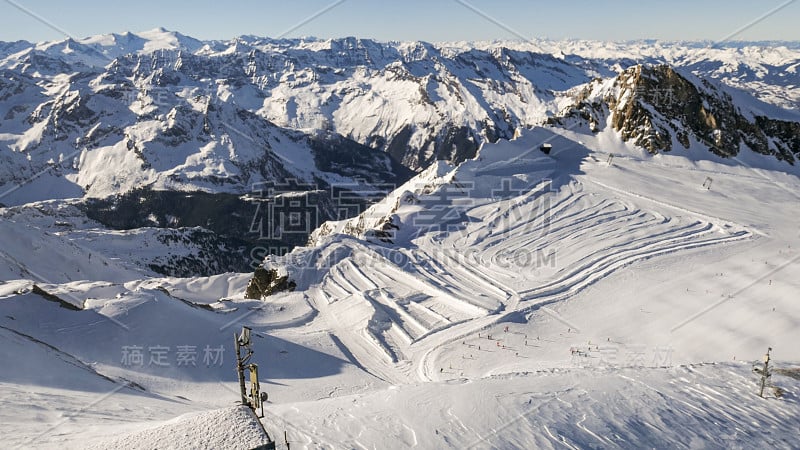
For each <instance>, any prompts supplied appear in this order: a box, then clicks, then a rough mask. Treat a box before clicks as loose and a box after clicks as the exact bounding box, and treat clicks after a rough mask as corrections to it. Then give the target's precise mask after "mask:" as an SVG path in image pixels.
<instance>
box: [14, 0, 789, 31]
mask: <svg viewBox="0 0 800 450" xmlns="http://www.w3.org/2000/svg"><path fill="white" fill-rule="evenodd" d="M340 1H341V0H340ZM459 1H462V2H465V3H468V4H470V5H472V6H474V7H475V8H477V9H480V10H482V11H483V12H485V13H486V14H487V15H489V16H491V18H492V19H493V20H494V21H495V22H499V23H502V24H503V26H500V25H498V24H496V23H493V21H492V20H489V19H487V18H485V17H482V16H481V15H479V14H477V13H476V12H474V11H473V10H471V9H470V8H468V7H467V6H465V5H464V4H462V3H459ZM12 3H14V4H17V5H21V6H22V7H23V8H25V9H28V10H30V11H31V12H32V13H33V14H34V15H38V16H40V17H41V18H43V19H44V21H45V22H50V23H51V24H52V25H54V27H55V28H59V29H61V30H63V31H66V32H67V33H69V34H71V35H73V36H75V37H84V36H89V35H93V34H101V33H110V32H123V31H133V32H136V31H144V30H148V29H152V28H156V27H159V26H162V27H164V28H167V29H170V30H175V31H180V32H182V33H184V34H187V35H190V36H193V37H196V38H200V39H229V38H232V37H235V36H239V35H244V34H254V35H258V36H270V37H275V36H278V35H281V34H282V33H284V32H285V31H287V30H289V29H291V28H293V27H294V26H295V25H297V24H298V23H300V22H303V21H305V20H306V19H307V18H309V17H311V16H313V15H314V14H315V13H318V12H319V11H320V10H322V9H325V8H326V7H329V6H330V5H332V4H334V3H335V0H297V1H294V2H292V1H287V0H284V1H273V0H263V1H238V2H226V3H222V2H219V1H216V2H215V1H208V0H196V1H191V2H189V1H165V0H161V1H153V0H140V1H138V2H135V4H134V2H130V1H127V2H121V1H108V0H107V1H99V0H83V1H79V2H64V1H63V0H62V1H57V0H0V40H2V41H12V40H18V39H25V40H30V41H41V40H51V39H61V38H63V35H62V34H61V33H60V32H59V31H56V30H54V29H53V28H51V27H49V26H47V25H45V24H44V23H42V21H39V20H37V19H35V18H33V17H31V16H30V15H28V14H26V13H24V12H22V11H20V10H19V9H18V8H16V7H15V6H13V5H12ZM786 3H788V5H787V6H785V7H784V8H782V9H781V10H780V11H778V12H777V13H775V14H773V15H770V16H769V17H767V18H764V19H763V20H762V21H760V22H758V23H756V24H754V25H752V26H751V27H749V28H747V29H746V30H744V31H742V32H741V33H739V34H737V35H736V36H735V37H733V39H736V40H800V1H787V0H762V1H753V0H748V1H744V0H694V1H688V0H672V1H667V0H662V1H648V0H640V1H633V0H605V1H604V0H561V1H560V0H551V1H540V0H527V1H525V0H494V1H493V0H427V1H425V0H404V1H376V0H372V1H370V0H344V1H342V2H341V3H340V4H338V5H336V6H335V7H333V8H331V9H330V10H329V11H327V12H326V13H324V14H321V15H319V17H317V18H315V19H314V20H312V21H310V22H308V23H306V24H305V25H303V26H301V27H299V28H297V29H296V30H294V31H292V32H291V33H289V34H288V36H289V37H296V36H317V37H321V38H328V37H342V36H358V37H366V38H374V39H378V40H383V41H386V40H426V41H444V40H487V39H519V38H520V36H517V35H515V34H514V33H513V32H511V31H509V30H508V29H509V28H510V29H512V30H514V31H516V32H518V33H519V34H521V35H522V36H524V37H548V38H554V39H561V38H582V39H597V40H633V39H644V38H654V39H666V40H719V39H722V38H725V37H727V36H729V35H730V34H731V33H734V32H735V31H737V30H739V29H741V28H742V27H744V26H745V25H747V24H749V23H751V22H753V21H754V20H756V19H758V18H759V17H761V16H763V15H764V14H765V13H767V12H769V11H770V10H772V9H774V8H776V7H778V6H781V5H783V4H786ZM67 5H68V6H67Z"/></svg>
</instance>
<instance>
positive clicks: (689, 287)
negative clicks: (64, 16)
mask: <svg viewBox="0 0 800 450" xmlns="http://www.w3.org/2000/svg"><path fill="white" fill-rule="evenodd" d="M798 54H800V47H798V45H796V44H791V43H764V44H758V43H753V44H745V43H739V44H722V45H711V46H708V45H703V44H693V43H671V44H667V43H658V42H647V43H624V44H608V43H597V42H579V41H563V42H550V41H534V42H526V43H518V42H493V43H450V44H428V43H420V42H412V43H379V42H374V41H370V40H360V39H355V38H344V39H333V40H317V39H293V40H270V39H264V38H258V37H252V36H245V37H240V38H237V39H234V40H231V41H214V42H201V41H198V40H195V39H192V38H190V37H187V36H184V35H181V34H179V33H175V32H170V31H167V30H163V29H157V30H153V31H150V32H145V33H136V34H133V33H125V34H119V35H116V34H115V35H105V36H96V37H92V38H87V39H80V40H66V41H59V42H50V43H40V44H29V43H25V42H14V43H2V44H0V71H2V78H0V202H3V203H5V204H6V205H7V206H4V205H0V238H2V241H1V242H0V344H2V345H0V358H2V360H3V361H6V362H7V363H6V364H3V365H2V366H0V405H2V407H0V434H2V435H3V439H4V440H3V443H4V446H17V447H22V448H28V447H31V446H36V447H46V448H141V447H152V446H167V447H192V448H196V447H219V446H220V445H229V446H236V447H239V446H241V447H243V448H250V447H254V446H258V445H261V444H264V443H265V442H266V441H267V438H266V435H265V433H264V430H263V429H261V426H260V425H259V422H258V421H257V420H256V418H255V417H253V415H252V414H250V413H249V411H248V410H246V409H242V408H235V407H232V405H233V404H234V403H238V402H239V399H240V393H239V384H238V380H237V377H236V373H235V371H234V370H233V369H234V357H233V351H234V346H233V342H232V341H231V338H232V336H231V335H232V334H233V332H234V331H237V330H238V329H239V327H240V326H241V325H247V326H249V327H251V328H252V330H253V333H252V334H253V341H254V345H253V347H254V350H255V354H254V356H253V358H252V361H251V362H256V363H258V364H260V378H261V386H262V390H264V391H268V392H269V401H268V402H267V404H266V407H265V413H266V417H265V418H264V419H263V420H262V421H261V424H262V425H263V426H264V427H265V428H266V430H267V431H268V432H269V434H270V435H271V436H272V437H273V438H278V439H277V440H278V441H279V443H280V441H282V440H283V439H281V437H283V438H284V439H286V440H287V441H288V442H289V443H291V448H371V447H374V448H474V447H478V448H482V447H492V448H562V447H564V446H568V447H572V448H597V447H602V448H617V447H619V448H642V447H659V448H660V447H688V448H693V447H704V448H738V447H742V448H754V447H764V446H767V447H770V448H796V447H798V442H797V436H796V434H797V433H796V431H793V430H797V429H798V417H800V403H798V400H799V399H800V383H798V379H800V375H798V374H800V370H799V369H798V364H799V363H800V352H799V350H798V348H797V346H796V345H795V344H794V343H795V342H798V340H800V336H798V326H797V325H798V324H799V323H800V312H798V311H800V310H798V307H797V301H796V298H797V295H796V292H797V291H798V290H799V289H800V284H798V280H800V276H798V270H797V267H798V265H797V264H798V260H800V255H798V248H800V235H798V229H797V222H796V217H800V201H798V200H800V197H798V192H800V165H798V164H797V158H798V146H800V143H798V120H800V119H798V111H797V108H796V102H797V99H798V91H797V83H796V78H794V77H793V76H792V74H793V73H794V70H795V69H796V66H797V60H798V57H797V55H798ZM256 265H260V266H259V267H258V269H257V270H256V273H255V274H253V273H252V268H253V267H254V266H256ZM768 348H772V350H771V351H772V354H771V355H772V358H773V360H772V364H773V366H774V369H773V377H772V378H771V382H770V383H767V384H766V385H765V389H764V394H765V395H764V397H765V398H760V397H759V396H758V393H759V381H760V373H758V372H754V371H753V366H754V364H755V362H756V361H757V362H758V365H759V367H763V359H762V358H763V355H764V352H765V351H767V349H768ZM222 443H224V444H222ZM278 448H282V447H281V446H280V445H279V447H278Z"/></svg>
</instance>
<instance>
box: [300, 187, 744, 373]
mask: <svg viewBox="0 0 800 450" xmlns="http://www.w3.org/2000/svg"><path fill="white" fill-rule="evenodd" d="M582 181H583V180H580V181H577V180H572V181H571V182H570V183H569V184H568V185H567V186H566V188H564V189H561V191H560V192H547V191H545V190H544V189H545V187H546V186H549V183H547V184H540V185H538V186H536V187H535V188H533V189H532V190H531V191H530V192H527V193H525V194H523V195H521V196H519V197H518V198H516V199H511V200H507V201H501V202H499V203H497V202H494V203H486V204H477V205H474V206H472V207H471V208H470V209H469V211H468V213H469V214H471V215H481V214H486V215H487V217H485V219H484V220H486V221H487V222H488V223H489V225H488V226H486V225H480V224H479V225H473V224H469V223H468V224H467V226H466V228H465V229H464V230H463V232H459V233H450V234H447V233H427V234H424V235H422V236H420V237H418V238H416V240H415V244H416V245H414V246H412V247H411V248H397V249H395V250H396V251H398V252H399V253H400V254H402V256H403V257H404V258H406V261H407V264H405V265H404V266H402V267H401V266H398V265H397V264H396V263H394V262H393V261H392V260H391V258H389V257H387V256H386V255H385V254H384V251H383V250H380V249H379V248H376V247H373V246H371V245H369V244H368V243H360V242H356V241H352V242H348V245H349V246H350V247H352V248H351V249H352V253H351V255H353V254H365V255H369V256H370V258H368V259H366V261H367V262H366V263H365V262H362V261H361V260H356V259H354V258H352V257H346V258H344V259H343V260H342V261H339V262H338V263H336V264H335V265H334V266H333V267H332V268H331V269H330V270H329V271H328V273H327V274H326V275H325V276H324V278H323V280H322V282H321V283H320V284H319V285H318V286H317V287H316V288H314V289H312V290H311V292H312V294H311V297H313V298H316V300H315V301H314V304H315V305H318V307H319V308H320V315H322V316H326V317H327V319H326V321H327V322H328V323H329V324H331V326H332V327H333V332H334V333H335V334H336V335H337V336H338V337H339V338H340V339H341V340H342V342H343V344H344V345H346V346H347V347H348V348H349V349H350V351H351V353H352V355H354V357H355V358H356V359H357V360H358V361H359V364H361V365H363V366H364V367H366V368H368V369H369V370H370V371H371V372H372V373H374V374H376V375H377V376H379V377H380V378H382V379H384V380H387V381H388V380H393V381H405V382H413V381H417V380H419V379H422V380H433V379H436V377H435V375H434V372H435V367H436V364H435V360H436V358H437V356H438V354H439V353H440V351H441V350H442V349H444V348H445V347H446V346H447V345H449V344H452V343H455V342H457V341H460V340H462V339H464V338H465V337H467V336H469V335H471V334H474V333H475V332H477V331H478V330H481V329H484V328H487V327H490V326H493V325H495V324H497V323H500V322H502V321H505V320H507V319H509V318H510V317H511V316H512V315H517V314H519V313H520V312H522V313H529V312H531V311H535V310H537V309H538V308H541V307H542V306H545V305H548V304H551V303H554V302H559V301H564V300H566V299H568V298H570V297H571V296H573V295H575V294H576V293H578V292H580V291H581V290H583V289H585V288H587V287H588V286H591V285H592V284H594V283H596V282H597V281H598V280H600V279H602V278H603V277H606V276H607V275H609V274H610V273H612V272H614V271H616V270H618V269H620V268H621V267H625V266H628V265H630V264H632V263H634V262H636V261H640V260H644V259H649V258H653V257H657V256H662V255H666V254H671V253H675V252H680V251H685V250H689V249H695V248H700V247H705V246H712V245H722V244H726V243H732V242H735V241H739V240H743V239H748V238H750V237H752V233H751V232H750V231H749V230H747V229H745V228H744V227H742V226H739V225H737V224H735V223H733V222H731V221H728V220H725V219H720V218H716V217H711V216H708V215H704V214H701V213H696V212H694V211H690V210H688V209H685V208H681V207H678V206H675V205H672V204H669V203H666V202H663V201H659V200H654V199H650V198H648V197H644V196H640V195H637V194H632V193H628V192H626V191H624V190H621V189H617V188H613V187H610V186H607V185H605V184H603V183H599V182H596V181H594V180H591V183H590V184H593V185H596V186H599V187H600V188H602V189H600V190H598V191H594V190H592V189H587V187H588V186H587V185H585V184H583V183H582ZM609 191H611V192H612V194H611V195H609V194H608V192H609ZM615 194H620V197H614V195H615ZM643 204H652V205H655V207H656V209H658V208H659V207H661V208H668V209H670V210H673V211H678V212H679V213H680V214H679V215H675V216H668V215H664V214H663V211H661V212H659V211H653V210H649V209H647V208H645V207H643ZM587 241H591V242H602V245H601V246H588V248H587V246H586V245H585V243H586V242H587ZM461 249H464V250H467V249H468V250H470V251H474V253H469V254H468V253H467V252H466V251H464V250H461ZM548 249H553V250H555V251H556V257H557V265H556V267H552V268H549V267H518V266H513V265H508V264H503V260H502V258H504V257H507V256H508V255H513V254H514V252H520V251H528V252H545V253H546V252H547V251H548ZM537 257H538V256H537ZM506 262H507V261H506ZM548 269H552V270H550V272H552V273H544V272H546V271H547V270H548ZM342 302H345V303H346V305H339V306H336V304H337V303H342ZM345 307H346V308H347V311H348V312H349V311H351V310H352V308H357V309H358V310H359V311H360V313H359V314H362V315H363V317H361V318H360V320H359V321H357V323H346V324H342V323H340V321H339V320H338V319H337V318H336V316H337V315H338V313H337V312H336V311H339V310H340V309H339V308H345ZM341 311H342V314H343V313H344V310H343V309H342V310H341ZM411 365H413V366H414V367H415V368H411V367H409V366H411Z"/></svg>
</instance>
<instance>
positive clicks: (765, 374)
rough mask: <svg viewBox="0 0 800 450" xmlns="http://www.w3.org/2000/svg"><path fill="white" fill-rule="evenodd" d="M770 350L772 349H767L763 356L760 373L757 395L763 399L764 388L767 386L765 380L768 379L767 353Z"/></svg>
mask: <svg viewBox="0 0 800 450" xmlns="http://www.w3.org/2000/svg"><path fill="white" fill-rule="evenodd" d="M771 350H772V347H770V348H769V349H767V354H766V355H764V371H763V372H762V373H761V390H760V391H759V393H758V396H759V397H761V398H763V397H764V387H766V385H767V378H768V377H769V352H770V351H771Z"/></svg>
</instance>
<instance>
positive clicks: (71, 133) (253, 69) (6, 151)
mask: <svg viewBox="0 0 800 450" xmlns="http://www.w3.org/2000/svg"><path fill="white" fill-rule="evenodd" d="M787 45H789V46H788V47H787V46H786V45H783V46H758V45H756V44H740V45H730V46H721V47H718V48H716V47H715V48H707V47H703V46H696V45H694V46H693V45H688V44H673V45H670V44H668V43H657V44H655V45H642V44H636V43H629V44H604V43H592V42H561V43H554V42H549V41H534V42H527V43H514V42H499V43H492V44H489V43H475V44H468V43H457V44H436V45H434V44H429V43H424V42H394V43H380V42H375V41H371V40H364V39H356V38H344V39H331V40H315V39H287V40H271V39H265V38H258V37H252V36H244V37H239V38H236V39H233V40H230V41H213V42H200V41H197V40H195V39H192V38H190V37H187V36H184V35H182V34H180V33H176V32H170V31H166V30H163V29H156V30H152V31H148V32H144V33H138V34H132V33H125V34H121V35H117V34H112V35H102V36H94V37H90V38H86V39H82V40H77V41H76V40H71V39H67V40H64V41H57V42H46V43H40V44H35V45H34V44H25V43H24V42H15V43H4V44H3V45H2V47H1V48H2V51H0V70H3V77H2V82H1V83H2V84H0V99H2V102H1V103H0V104H1V105H2V109H0V117H2V122H1V123H0V142H1V143H2V144H3V145H4V146H3V148H2V151H3V153H2V157H3V169H4V173H2V174H0V185H3V186H13V183H14V182H18V181H20V180H22V179H25V178H26V177H29V176H31V175H32V174H35V173H38V172H39V171H41V170H45V169H48V168H49V172H48V175H46V176H44V178H45V179H51V182H52V183H55V184H56V185H57V187H54V188H51V189H50V192H48V194H41V195H38V196H37V195H33V194H31V195H27V196H25V195H23V192H24V189H23V190H21V192H20V193H19V194H17V197H16V198H18V200H16V201H15V202H16V203H19V202H22V201H25V200H43V199H46V198H41V197H42V196H43V195H44V196H47V195H52V191H53V189H57V190H58V191H60V193H61V195H62V196H80V195H82V194H85V195H89V196H93V197H102V196H107V195H110V194H113V193H117V192H119V191H126V190H129V189H131V188H133V187H142V186H152V187H154V188H156V189H182V190H187V189H202V190H213V191H225V192H242V191H246V186H247V185H248V184H249V183H252V182H256V181H259V180H261V179H264V178H267V179H270V178H275V177H285V176H291V177H295V178H298V179H303V180H305V181H309V180H310V179H312V178H315V177H316V178H320V179H322V180H326V181H330V179H331V178H333V179H336V178H335V177H331V176H328V175H325V174H324V173H322V172H324V171H317V172H315V171H314V168H313V167H312V166H309V165H308V164H301V162H309V161H310V160H312V159H313V157H312V156H313V155H311V154H309V153H308V149H307V148H306V149H304V148H302V147H308V145H307V144H308V143H307V142H300V143H298V141H303V139H304V138H303V137H302V135H299V134H298V133H296V132H291V131H287V130H285V128H290V129H293V130H306V133H310V134H312V135H313V134H317V133H319V132H320V130H327V132H332V133H336V134H339V135H342V136H344V137H346V138H348V139H351V140H353V141H356V142H358V143H360V144H362V145H364V146H366V147H369V148H371V149H376V150H380V151H383V152H386V153H388V154H389V155H391V156H392V157H394V158H395V159H396V160H397V161H399V162H402V163H403V164H404V165H406V166H407V167H409V168H411V169H414V170H421V169H424V168H425V167H427V166H428V165H430V164H431V163H432V162H433V161H436V160H440V159H444V160H450V161H453V162H459V161H463V160H465V159H469V158H471V157H473V156H474V155H475V153H476V151H477V149H478V148H479V146H480V145H481V144H482V143H484V142H494V141H496V140H497V139H498V138H505V139H509V138H512V137H513V136H514V135H515V133H517V132H518V130H520V129H523V128H527V127H532V126H538V125H541V124H543V123H546V122H547V121H548V120H550V121H552V120H553V118H554V117H558V116H559V115H563V113H564V109H565V107H567V106H568V105H570V104H572V103H574V100H575V95H574V92H575V90H577V91H579V92H580V91H583V90H586V89H588V88H587V87H586V86H587V83H590V82H592V80H595V79H598V78H600V79H603V80H606V81H607V82H609V83H610V82H611V80H614V79H617V78H619V79H618V80H617V81H616V84H617V85H621V84H624V83H625V82H627V80H628V78H630V74H629V72H628V71H629V70H631V69H630V67H631V66H632V65H636V64H645V65H647V66H648V67H649V66H652V65H657V64H667V65H669V66H671V67H672V68H673V69H675V70H677V71H678V72H679V73H685V74H687V76H691V75H693V77H691V80H689V83H690V84H691V85H693V86H694V87H693V88H692V87H689V86H681V88H687V89H701V90H708V89H712V90H719V91H720V94H719V95H728V96H731V97H730V99H729V100H730V101H729V102H728V103H727V104H726V105H724V108H723V109H724V110H723V111H714V110H713V106H716V105H707V106H709V108H711V109H712V111H709V112H710V113H711V114H717V115H722V116H730V115H731V114H732V111H734V110H741V111H740V113H741V114H744V115H745V116H747V117H749V118H752V117H750V116H765V117H769V118H771V119H784V120H790V121H793V122H796V121H798V120H800V119H798V117H800V112H799V110H798V105H800V92H799V91H797V87H796V84H797V83H796V82H795V81H796V80H795V78H796V77H794V76H792V74H794V73H795V71H796V68H797V66H798V64H800V49H798V48H797V47H796V46H791V45H790V44H787ZM682 79H685V78H682ZM638 86H640V84H637V86H635V87H638ZM645 87H647V88H648V89H649V90H650V91H651V92H653V91H657V92H667V91H668V90H670V89H672V88H673V87H674V86H673V85H672V84H670V82H669V80H667V79H663V78H662V79H658V80H656V79H653V83H650V84H648V85H647V86H645ZM684 90H686V89H684ZM723 92H724V94H723ZM770 92H777V94H775V95H772V96H770V95H769V93H770ZM748 94H749V95H748ZM754 95H755V96H757V97H759V98H760V99H761V100H762V102H755V101H753V99H752V97H753V96H754ZM606 97H607V95H604V96H602V98H600V100H606V101H607V100H611V99H608V98H606ZM581 100H582V99H581ZM619 100H620V99H616V102H614V103H619ZM650 100H652V99H650ZM764 102H766V103H764ZM611 109H614V108H613V107H612V108H611ZM778 116H779V117H778ZM673 118H674V117H672V116H671V115H670V114H666V120H667V121H670V120H672V119H673ZM731 120H733V119H731ZM273 124H274V125H273ZM276 125H277V127H276ZM278 127H283V128H284V129H281V128H278ZM766 128H768V129H773V128H775V127H773V126H771V125H770V126H767V127H766ZM778 128H782V127H781V126H778ZM679 131H680V132H682V131H683V130H679ZM792 132H793V129H791V127H790V129H789V130H786V131H784V130H783V129H781V130H778V131H776V133H778V134H782V135H785V134H787V133H788V134H791V133H792ZM790 137H791V136H790ZM305 139H308V138H305ZM789 140H790V141H791V139H789ZM279 142H280V144H279ZM748 144H749V142H748ZM265 149H266V150H270V151H266V150H265ZM756 150H757V151H760V150H759V149H756ZM788 151H789V153H793V152H797V151H798V147H797V146H796V144H794V146H793V147H792V146H790V147H789V148H788ZM288 155H292V156H291V158H294V159H288V160H287V158H290V157H289V156H288ZM282 160H284V161H283V162H285V163H282ZM378 164H384V165H385V164H387V163H386V162H383V163H378ZM111 168H113V169H114V170H113V172H117V174H116V175H115V174H114V173H110V172H112V170H110V169H111ZM369 172H371V171H370V170H365V171H364V172H361V173H359V174H357V175H358V176H363V175H365V173H369ZM123 173H124V176H122V174H123ZM53 175H63V176H56V178H57V179H58V180H57V181H56V180H52V178H53ZM382 178H383V179H384V180H383V181H387V178H392V177H391V174H383V176H382ZM48 198H49V197H48ZM13 199H15V197H14V196H13V195H12V196H9V198H7V199H6V203H8V202H9V201H11V202H12V203H14V201H12V200H13Z"/></svg>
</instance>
